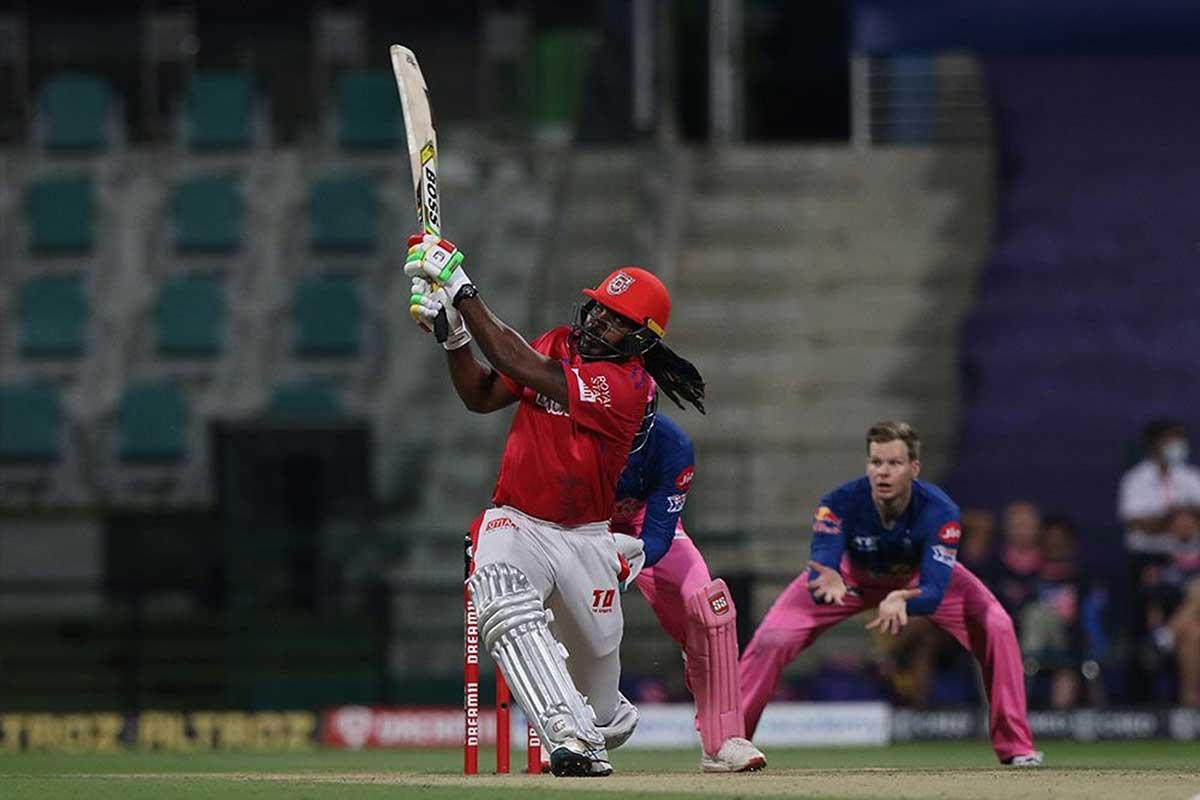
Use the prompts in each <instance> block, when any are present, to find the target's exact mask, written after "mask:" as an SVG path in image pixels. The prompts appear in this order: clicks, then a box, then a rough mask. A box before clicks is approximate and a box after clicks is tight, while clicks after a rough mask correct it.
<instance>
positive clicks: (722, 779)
mask: <svg viewBox="0 0 1200 800" xmlns="http://www.w3.org/2000/svg"><path fill="white" fill-rule="evenodd" d="M1197 759H1198V760H1200V753H1197ZM114 777H115V776H114ZM131 777H133V776H131ZM152 777H158V778H160V779H161V778H170V779H172V780H178V779H180V778H181V777H185V776H179V775H172V776H137V777H136V778H134V779H135V780H136V779H138V778H152ZM186 779H188V780H197V781H203V782H211V783H213V784H215V783H220V782H246V781H251V782H267V783H280V784H292V785H301V786H304V785H306V786H310V787H315V786H320V785H331V784H332V785H337V786H341V787H343V788H345V789H347V790H349V789H350V788H351V787H354V786H368V785H369V786H378V787H383V786H393V787H397V788H400V787H405V788H412V789H423V790H426V791H428V790H433V789H442V790H445V789H452V790H453V789H457V790H460V791H461V792H462V796H464V797H467V796H472V795H473V796H496V795H493V794H492V792H493V791H497V790H498V791H501V792H503V796H509V795H511V796H513V797H517V796H519V795H525V796H533V797H541V796H542V793H543V792H551V793H552V794H551V795H548V796H559V795H561V796H578V795H579V794H584V795H591V794H593V793H599V792H603V793H609V792H616V793H619V794H621V795H622V796H624V797H634V796H639V797H640V796H642V795H647V794H649V795H665V796H670V797H674V796H687V795H691V796H694V797H729V798H734V797H756V798H777V797H819V798H889V799H890V800H891V799H895V800H899V798H970V800H1013V799H1014V798H1037V797H1048V798H1056V800H1057V799H1059V798H1061V800H1129V799H1130V798H1134V797H1136V798H1139V799H1140V800H1141V799H1148V798H1179V800H1194V798H1196V797H1198V796H1200V775H1198V774H1197V773H1196V772H1194V771H1183V770H1179V771H1174V770H1086V769H1080V770H1062V769H1042V770H999V769H997V770H970V771H964V770H955V771H949V770H897V769H870V768H866V769H839V770H819V769H813V770H808V769H790V770H767V771H764V772H762V773H760V774H755V775H701V774H695V775H685V774H671V775H663V774H661V773H658V774H655V773H639V774H625V775H614V776H611V777H609V778H606V779H604V780H567V781H564V780H561V779H556V778H553V777H550V776H526V775H512V776H495V775H481V776H476V777H474V778H467V777H465V776H450V775H423V774H412V773H377V774H372V773H344V774H329V775H311V774H308V775H305V774H296V773H292V774H246V773H234V774H206V775H189V776H186ZM213 789H214V791H215V790H216V789H217V787H216V786H215V785H214V786H213ZM347 793H348V794H352V792H350V791H348V792H347ZM481 793H482V794H481Z"/></svg>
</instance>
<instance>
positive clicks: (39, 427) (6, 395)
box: [0, 385, 62, 461]
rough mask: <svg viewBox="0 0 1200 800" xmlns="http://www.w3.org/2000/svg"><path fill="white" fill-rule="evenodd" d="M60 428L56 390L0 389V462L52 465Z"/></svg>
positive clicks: (42, 387) (39, 387)
mask: <svg viewBox="0 0 1200 800" xmlns="http://www.w3.org/2000/svg"><path fill="white" fill-rule="evenodd" d="M61 424H62V410H61V408H60V406H59V397H58V392H57V390H55V388H54V387H53V386H48V385H28V386H15V385H14V386H0V460H4V461H53V460H54V459H56V458H58V454H59V429H60V427H61Z"/></svg>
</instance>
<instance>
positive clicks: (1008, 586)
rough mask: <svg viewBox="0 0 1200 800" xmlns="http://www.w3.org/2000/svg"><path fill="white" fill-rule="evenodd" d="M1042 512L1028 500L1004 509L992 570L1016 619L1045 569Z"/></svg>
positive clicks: (994, 585)
mask: <svg viewBox="0 0 1200 800" xmlns="http://www.w3.org/2000/svg"><path fill="white" fill-rule="evenodd" d="M1041 528H1042V515H1041V512H1039V511H1038V509H1037V506H1035V505H1034V504H1033V503H1029V502H1026V501H1024V500H1018V501H1016V502H1014V503H1009V504H1008V506H1007V507H1006V508H1005V509H1004V530H1003V532H1002V536H1003V538H1002V539H1001V542H1000V547H999V549H998V551H997V553H996V564H995V567H994V569H993V570H992V571H991V574H990V575H989V576H988V577H989V578H990V580H991V588H992V589H993V590H994V591H995V592H996V597H997V599H999V600H1000V603H1001V605H1003V606H1004V610H1005V611H1007V612H1008V613H1009V615H1010V616H1011V617H1012V618H1013V620H1014V621H1015V622H1018V624H1019V620H1020V619H1021V612H1022V611H1023V610H1024V608H1025V605H1026V603H1028V602H1030V601H1031V600H1033V598H1034V596H1035V591H1036V588H1037V587H1036V584H1037V580H1038V576H1039V575H1040V574H1041V570H1042V547H1041V533H1042V531H1041Z"/></svg>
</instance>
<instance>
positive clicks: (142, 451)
mask: <svg viewBox="0 0 1200 800" xmlns="http://www.w3.org/2000/svg"><path fill="white" fill-rule="evenodd" d="M118 417H119V419H118V428H119V436H120V445H119V455H120V457H121V460H122V461H178V460H180V459H182V458H183V456H184V453H185V452H186V450H187V445H186V442H187V425H188V409H187V400H186V399H185V398H184V395H183V390H182V389H181V388H180V387H179V386H177V385H175V384H173V383H139V384H134V385H131V386H129V387H128V388H126V390H125V396H124V397H123V398H122V399H121V407H120V409H119V411H118Z"/></svg>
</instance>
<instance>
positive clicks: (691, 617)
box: [684, 578, 746, 756]
mask: <svg viewBox="0 0 1200 800" xmlns="http://www.w3.org/2000/svg"><path fill="white" fill-rule="evenodd" d="M684 607H685V608H686V610H687V633H686V638H685V639H684V653H685V654H686V655H687V659H686V664H685V667H684V669H685V671H686V677H687V683H688V688H690V689H691V690H692V696H693V697H694V698H695V699H696V727H697V728H699V730H700V743H701V745H702V746H703V747H704V752H705V753H707V754H708V755H710V756H711V755H714V754H715V753H716V752H717V751H718V750H720V749H721V745H722V744H724V742H725V740H726V739H728V738H730V737H731V736H738V737H744V736H745V735H746V725H745V720H743V718H742V696H741V688H740V687H739V685H738V645H737V624H736V623H737V611H736V610H735V609H734V607H733V600H732V599H730V596H729V587H727V586H726V585H725V581H723V580H721V579H720V578H718V579H717V580H715V581H713V582H712V583H710V584H708V585H706V586H703V587H701V588H700V590H699V591H697V592H696V593H695V594H693V595H692V596H691V597H688V598H687V599H686V600H684Z"/></svg>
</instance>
